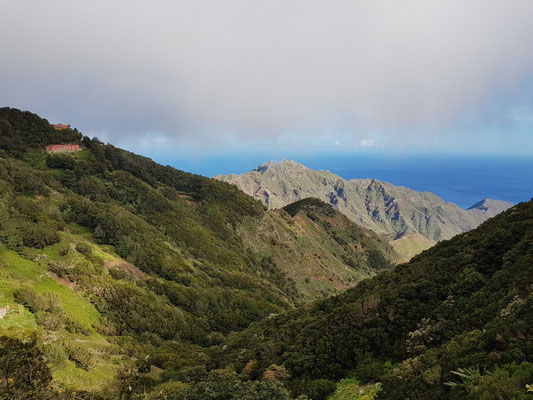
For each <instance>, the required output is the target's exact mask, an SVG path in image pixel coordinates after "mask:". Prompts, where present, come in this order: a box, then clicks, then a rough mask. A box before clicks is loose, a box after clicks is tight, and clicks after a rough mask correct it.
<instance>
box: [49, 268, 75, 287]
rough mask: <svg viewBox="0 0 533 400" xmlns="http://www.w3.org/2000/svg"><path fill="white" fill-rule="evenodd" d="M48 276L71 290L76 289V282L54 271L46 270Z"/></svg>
mask: <svg viewBox="0 0 533 400" xmlns="http://www.w3.org/2000/svg"><path fill="white" fill-rule="evenodd" d="M48 276H49V277H50V278H52V279H53V280H54V281H56V282H57V283H59V284H60V285H63V286H66V287H68V288H69V289H72V290H76V287H77V285H76V282H72V281H71V280H70V279H67V278H64V277H61V276H59V275H57V274H56V273H55V272H50V271H48Z"/></svg>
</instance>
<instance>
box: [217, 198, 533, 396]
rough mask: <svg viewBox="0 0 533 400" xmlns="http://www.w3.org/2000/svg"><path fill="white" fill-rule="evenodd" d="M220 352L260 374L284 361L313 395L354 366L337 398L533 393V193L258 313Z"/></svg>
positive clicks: (325, 391)
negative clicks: (326, 292) (322, 293)
mask: <svg viewBox="0 0 533 400" xmlns="http://www.w3.org/2000/svg"><path fill="white" fill-rule="evenodd" d="M220 356H221V357H222V358H221V359H222V360H223V361H221V364H222V365H224V363H225V362H228V361H229V362H230V363H231V364H232V365H234V366H235V367H236V369H237V370H241V371H242V373H243V374H250V373H252V374H253V376H254V377H261V376H263V377H264V376H265V374H266V375H267V376H268V375H269V374H270V375H271V374H272V373H273V372H272V371H273V370H275V371H277V375H278V376H283V381H284V382H285V386H286V387H287V388H289V389H290V390H291V391H292V393H293V395H295V396H296V395H298V394H301V393H303V394H306V395H308V396H309V397H311V398H313V399H315V400H316V399H325V398H327V397H328V396H329V394H330V393H331V392H333V391H334V390H335V384H334V382H337V381H339V380H340V379H341V378H343V377H346V376H350V377H351V378H350V379H348V380H346V379H345V380H343V381H341V383H340V384H339V385H338V387H337V390H336V391H335V393H334V394H333V395H332V397H331V399H339V398H342V399H345V398H350V399H359V398H378V399H428V398H434V399H495V400H496V399H531V398H533V392H532V391H533V388H532V385H533V200H532V201H530V202H528V203H521V204H519V205H517V206H515V207H513V208H512V209H510V210H508V211H506V212H504V213H503V214H501V215H499V216H496V217H494V218H492V219H490V220H489V221H487V222H485V223H484V224H482V225H481V226H480V227H479V228H477V229H475V230H473V231H471V232H468V233H465V234H462V235H459V236H456V237H454V238H453V239H451V240H448V241H444V242H441V243H439V244H437V245H436V246H434V247H433V248H431V249H429V250H427V251H425V252H423V253H422V254H421V255H419V256H417V257H415V258H414V259H413V260H411V261H410V262H409V263H408V264H404V265H400V266H398V267H397V268H396V269H394V270H393V271H389V272H384V273H383V274H380V275H378V276H376V277H375V278H373V279H370V280H366V281H364V282H362V283H360V284H359V285H358V286H357V287H356V288H353V289H350V290H348V291H347V292H345V293H344V294H341V295H339V296H336V297H333V298H329V299H326V300H323V301H319V302H316V303H313V304H311V305H308V306H304V307H301V308H299V309H298V310H295V311H292V312H290V313H286V314H283V315H280V316H278V317H275V318H271V319H268V320H264V321H261V322H260V323H257V324H253V325H252V326H251V327H250V328H249V329H247V330H245V331H244V332H242V333H239V334H235V335H232V336H230V337H229V338H228V340H227V341H226V347H225V348H224V351H222V352H221V355H220ZM224 360H226V361H224ZM235 360H238V361H237V362H236V361H235ZM251 367H253V368H251ZM280 370H281V371H283V374H281V372H280ZM250 371H252V372H250ZM350 393H351V394H350ZM364 396H366V397H364Z"/></svg>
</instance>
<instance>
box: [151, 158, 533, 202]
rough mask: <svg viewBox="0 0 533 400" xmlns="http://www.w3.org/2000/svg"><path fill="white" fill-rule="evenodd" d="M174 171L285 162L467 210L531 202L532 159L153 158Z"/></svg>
mask: <svg viewBox="0 0 533 400" xmlns="http://www.w3.org/2000/svg"><path fill="white" fill-rule="evenodd" d="M151 156H152V158H154V159H155V160H156V161H158V162H162V163H165V164H169V165H172V166H173V167H175V168H178V169H181V170H184V171H188V172H193V173H197V174H201V175H204V176H210V177H212V176H214V175H217V174H230V173H235V174H240V173H243V172H247V171H250V170H252V169H254V168H255V167H257V166H258V165H259V164H261V163H262V162H264V161H268V160H278V161H279V160H282V159H283V158H290V159H293V160H295V161H298V162H300V163H302V164H304V165H306V166H307V167H309V168H312V169H322V170H329V171H331V172H333V173H335V174H337V175H340V176H341V177H343V178H345V179H360V178H375V179H379V180H382V181H385V182H390V183H392V184H394V185H401V186H406V187H408V188H411V189H414V190H420V191H428V192H432V193H435V194H436V195H437V196H439V197H441V198H443V199H444V200H446V201H449V202H454V203H456V204H457V205H459V206H460V207H463V208H468V207H470V206H472V205H473V204H475V203H477V202H478V201H480V200H482V199H484V198H493V199H496V200H506V201H510V202H512V203H515V204H516V203H519V202H521V201H527V200H530V199H531V198H532V197H533V156H531V157H525V156H516V157H513V156H479V155H453V156H447V155H442V154H440V155H434V154H433V155H398V154H379V153H371V154H363V153H360V154H313V155H301V154H300V155H291V154H281V155H280V154H265V153H259V152H257V153H254V152H250V153H245V154H244V153H243V154H230V155H218V156H202V157H191V156H186V157H172V156H171V157H158V156H157V155H155V154H154V155H151Z"/></svg>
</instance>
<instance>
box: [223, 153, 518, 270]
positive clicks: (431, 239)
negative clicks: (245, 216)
mask: <svg viewBox="0 0 533 400" xmlns="http://www.w3.org/2000/svg"><path fill="white" fill-rule="evenodd" d="M215 178H216V179H219V180H221V181H225V182H229V183H233V184H235V185H237V186H238V187H239V188H240V189H241V190H242V191H244V192H245V193H247V194H249V195H250V196H253V197H254V198H256V199H259V200H261V201H262V202H263V203H264V204H265V205H267V206H268V207H269V208H281V207H284V206H286V205H287V204H290V203H293V202H295V201H297V200H300V199H304V198H307V197H316V198H319V199H321V200H323V201H326V202H328V203H330V204H331V205H333V206H334V207H335V208H337V209H338V210H339V211H341V212H342V213H344V214H345V215H346V216H347V217H348V218H350V219H351V220H352V221H354V222H356V223H358V224H360V225H362V226H364V227H366V228H369V229H371V230H373V231H374V232H376V233H379V234H382V235H385V236H386V237H387V239H388V240H389V241H390V243H391V244H392V245H393V246H394V248H395V249H396V251H397V252H398V253H399V254H400V255H401V256H402V257H403V258H404V259H405V260H408V259H409V258H411V257H412V256H413V255H415V254H418V253H419V252H420V251H422V250H424V249H427V248H429V247H431V246H432V245H434V244H435V243H436V242H438V241H440V240H443V239H449V238H451V237H452V236H454V235H456V234H458V233H462V232H466V231H468V230H471V229H473V228H475V227H477V226H478V225H480V224H481V223H482V222H484V221H485V220H487V219H488V218H491V217H493V216H495V215H497V214H499V213H500V212H502V211H504V210H506V209H507V208H509V207H511V206H512V205H513V204H512V203H509V202H506V201H499V200H493V199H485V200H482V201H480V202H478V203H476V204H474V205H473V206H472V207H470V208H469V209H467V210H465V209H462V208H461V207H459V206H457V205H456V204H454V203H447V202H446V201H444V200H443V199H441V198H440V197H438V196H436V195H435V194H433V193H429V192H418V191H415V190H411V189H408V188H406V187H403V186H395V185H392V184H390V183H387V182H381V181H379V180H377V179H351V180H346V179H343V178H341V177H340V176H338V175H335V174H333V173H331V172H329V171H315V170H312V169H309V168H307V167H305V166H304V165H302V164H299V163H297V162H295V161H292V160H283V161H281V162H273V161H269V162H266V163H263V164H261V165H260V166H259V167H257V168H256V169H254V170H252V171H250V172H247V173H244V174H241V175H235V174H232V175H217V176H216V177H215Z"/></svg>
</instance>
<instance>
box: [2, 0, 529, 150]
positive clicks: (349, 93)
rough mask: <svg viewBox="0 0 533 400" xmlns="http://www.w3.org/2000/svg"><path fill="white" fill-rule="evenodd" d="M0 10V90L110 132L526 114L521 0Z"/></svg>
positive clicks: (232, 136)
mask: <svg viewBox="0 0 533 400" xmlns="http://www.w3.org/2000/svg"><path fill="white" fill-rule="evenodd" d="M1 8H2V12H1V13H0V37H1V39H0V57H1V62H0V68H1V70H0V87H1V91H0V101H1V102H2V103H3V104H4V105H12V106H18V107H19V108H27V109H31V110H33V111H35V112H38V113H41V114H43V115H45V116H47V117H48V118H49V119H53V120H54V121H57V122H59V121H64V122H69V123H72V124H74V125H75V126H77V127H78V128H79V129H80V130H83V131H84V132H85V133H87V134H92V135H99V136H101V137H102V136H103V137H105V138H107V139H108V140H110V141H114V142H117V143H127V142H139V143H140V142H142V141H144V142H146V141H147V140H149V138H151V137H156V138H157V140H158V143H160V144H162V145H163V146H166V145H179V146H185V147H187V146H192V147H196V148H200V149H201V148H205V147H213V148H216V147H220V148H225V147H227V146H242V145H258V146H261V145H272V146H276V145H278V146H279V145H288V146H297V145H298V143H306V144H309V145H316V146H320V145H326V144H332V145H335V144H337V145H338V146H341V147H342V146H345V145H348V146H352V145H353V146H373V145H374V144H376V143H395V144H400V145H401V144H404V145H405V144H407V145H409V144H410V143H411V144H412V143H417V142H423V143H427V144H429V145H433V146H438V145H439V144H442V145H444V144H445V143H448V142H449V141H450V140H455V138H456V137H457V135H459V134H460V135H463V136H464V135H471V136H472V138H471V139H467V140H463V142H466V143H468V142H469V140H470V142H471V144H472V145H476V143H478V142H479V141H480V140H482V139H483V138H484V137H487V138H488V139H489V140H499V139H498V137H499V135H501V131H502V130H505V131H506V133H505V135H504V136H507V137H508V136H509V135H510V134H511V135H515V136H514V140H515V141H516V143H518V145H520V144H523V140H525V139H524V138H525V137H526V136H527V134H528V133H529V134H531V129H532V128H533V126H532V125H533V123H532V122H531V120H532V118H531V116H532V115H533V112H532V110H533V100H532V98H533V85H532V84H531V82H532V81H531V79H532V78H533V40H532V38H533V24H532V23H531V21H532V20H533V2H532V1H531V0H507V1H504V0H499V1H497V0H470V1H464V0H442V1H427V0H407V1H402V2H398V1H393V0H390V1H386V0H377V1H354V0H333V1H315V0H292V1H285V0H271V1H266V2H260V1H249V0H226V1H216V0H191V1H181V0H173V1H171V0H157V1H139V0H127V1H126V0H111V1H109V0H108V1H101V0H93V1H90V2H88V1H82V0H47V1H39V0H25V1H9V0H4V1H2V3H1ZM524 110H525V111H524ZM518 117H519V118H518ZM465 127H466V128H465ZM458 132H459V133H458ZM509 132H511V133H509ZM484 135H486V136H484ZM450 138H453V139H450ZM511 141H512V140H511ZM528 143H529V145H531V142H528Z"/></svg>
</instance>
